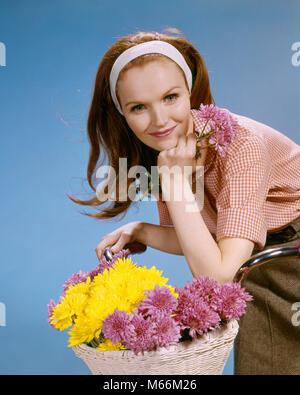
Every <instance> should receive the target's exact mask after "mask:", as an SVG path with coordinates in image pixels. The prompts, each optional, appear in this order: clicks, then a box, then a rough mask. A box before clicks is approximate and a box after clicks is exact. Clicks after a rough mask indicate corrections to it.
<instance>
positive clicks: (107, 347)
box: [96, 339, 126, 351]
mask: <svg viewBox="0 0 300 395" xmlns="http://www.w3.org/2000/svg"><path fill="white" fill-rule="evenodd" d="M96 350H98V351H119V350H126V347H125V346H124V344H122V343H119V342H118V343H116V344H114V343H113V342H112V341H111V340H110V339H106V340H105V342H104V343H100V344H99V346H98V347H97V348H96Z"/></svg>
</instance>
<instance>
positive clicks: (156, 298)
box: [137, 284, 177, 317]
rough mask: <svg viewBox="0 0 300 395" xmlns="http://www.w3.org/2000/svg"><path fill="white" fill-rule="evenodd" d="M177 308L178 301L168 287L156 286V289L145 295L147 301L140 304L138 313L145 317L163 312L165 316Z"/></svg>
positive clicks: (144, 300)
mask: <svg viewBox="0 0 300 395" xmlns="http://www.w3.org/2000/svg"><path fill="white" fill-rule="evenodd" d="M176 306H177V299H176V297H175V296H174V295H172V293H171V291H170V290H169V288H168V287H160V286H159V285H158V284H156V285H155V288H154V289H150V290H148V291H146V293H145V299H143V301H142V302H140V303H139V304H138V308H137V311H138V313H141V314H142V315H143V316H145V317H146V316H148V315H152V314H156V313H157V312H161V313H163V314H166V315H168V314H171V313H172V311H173V310H174V309H175V308H176Z"/></svg>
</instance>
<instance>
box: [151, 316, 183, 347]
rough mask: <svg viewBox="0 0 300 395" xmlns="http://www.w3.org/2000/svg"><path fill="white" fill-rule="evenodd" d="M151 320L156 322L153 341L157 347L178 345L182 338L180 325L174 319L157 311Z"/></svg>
mask: <svg viewBox="0 0 300 395" xmlns="http://www.w3.org/2000/svg"><path fill="white" fill-rule="evenodd" d="M151 318H152V321H153V322H154V333H153V341H154V344H155V346H156V347H168V346H170V345H172V344H176V343H178V341H179V339H180V338H181V333H180V325H179V324H178V323H177V322H176V321H175V320H174V319H173V318H172V317H170V316H169V315H166V314H163V313H162V312H159V311H156V312H155V313H154V314H153V315H152V317H151Z"/></svg>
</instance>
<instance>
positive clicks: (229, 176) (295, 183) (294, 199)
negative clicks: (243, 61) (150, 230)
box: [157, 109, 300, 250]
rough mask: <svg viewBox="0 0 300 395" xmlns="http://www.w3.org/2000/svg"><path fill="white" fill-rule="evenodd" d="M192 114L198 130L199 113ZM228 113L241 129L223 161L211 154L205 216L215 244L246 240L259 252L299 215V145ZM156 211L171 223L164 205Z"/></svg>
mask: <svg viewBox="0 0 300 395" xmlns="http://www.w3.org/2000/svg"><path fill="white" fill-rule="evenodd" d="M224 110H226V109H224ZM226 111H228V110H226ZM191 113H192V117H193V121H194V125H195V129H196V130H197V131H199V132H200V131H201V130H202V128H203V126H204V122H203V121H202V120H201V119H200V118H199V115H198V113H199V111H198V110H191ZM229 113H230V114H231V115H232V116H233V117H235V119H236V120H237V121H238V123H239V125H240V127H239V130H238V133H237V136H236V138H235V139H234V141H233V142H232V143H231V144H230V146H229V148H228V151H227V153H226V155H225V157H222V156H221V155H219V154H217V152H216V151H215V149H214V148H209V149H208V151H207V156H206V162H205V166H204V193H205V195H204V206H203V209H202V211H201V215H202V218H203V220H204V222H205V223H206V225H207V227H208V230H209V231H210V233H211V234H212V236H213V237H214V239H215V240H216V241H217V242H218V241H219V240H220V239H222V238H224V237H238V238H245V239H248V240H252V241H253V242H254V243H255V246H254V249H257V250H261V249H263V247H264V245H265V243H266V236H267V232H268V233H269V232H272V231H276V230H280V229H282V228H284V227H285V226H287V225H288V224H289V223H291V222H292V221H293V220H294V219H296V218H297V217H298V216H299V215H300V146H299V145H298V144H296V143H295V142H294V141H292V140H291V139H290V138H288V137H287V136H285V135H284V134H282V133H280V132H279V131H277V130H275V129H273V128H271V127H270V126H267V125H264V124H263V123H260V122H257V121H255V120H253V119H250V118H247V117H244V116H241V115H237V114H234V113H232V112H229ZM157 207H158V212H159V221H160V225H173V223H172V219H171V217H170V214H169V211H168V208H167V204H166V202H164V201H162V200H161V199H159V200H158V201H157Z"/></svg>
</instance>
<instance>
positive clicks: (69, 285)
mask: <svg viewBox="0 0 300 395" xmlns="http://www.w3.org/2000/svg"><path fill="white" fill-rule="evenodd" d="M129 252H130V251H129V250H128V249H123V250H122V251H121V252H119V253H118V254H115V255H114V256H113V259H112V260H111V261H107V260H106V258H105V257H103V258H102V260H101V262H100V264H99V265H98V266H97V267H96V268H95V269H94V270H92V271H91V272H90V273H88V272H82V271H79V272H77V273H75V274H73V276H72V277H71V278H69V279H68V280H67V281H66V282H65V284H64V285H63V290H64V292H63V295H62V296H61V297H60V299H59V302H58V303H57V304H55V302H54V301H53V300H51V301H50V303H49V304H48V322H49V323H50V325H51V326H52V327H53V328H55V329H56V330H60V331H63V330H65V329H67V328H70V327H71V329H70V330H69V332H68V334H69V335H70V338H69V347H73V346H77V345H80V344H86V345H88V346H90V347H93V348H95V349H96V350H99V351H110V350H125V349H127V350H132V351H133V352H134V354H136V355H137V354H139V353H142V354H143V353H144V352H145V351H156V350H158V349H159V348H161V347H166V348H168V347H169V346H170V345H174V344H177V343H179V342H183V341H185V340H188V339H189V340H193V339H195V338H197V337H201V336H202V335H203V334H205V333H207V332H210V331H214V330H216V329H217V328H220V327H221V326H223V325H225V324H226V323H227V322H229V321H230V320H232V319H236V320H238V319H239V318H240V317H241V316H242V315H243V314H244V313H245V308H246V305H247V302H248V301H250V300H251V299H252V297H251V296H250V295H249V294H248V293H247V292H246V291H245V289H244V288H241V286H240V284H239V283H227V284H223V285H221V284H219V283H217V282H216V281H214V280H212V279H210V278H209V277H204V276H200V277H199V278H198V279H193V280H192V281H191V282H188V283H187V284H186V285H185V287H183V288H178V287H172V286H171V285H169V284H168V279H167V278H165V277H163V276H162V271H158V270H157V269H156V268H155V267H154V266H153V267H151V268H150V269H148V268H146V267H142V266H139V265H138V264H137V263H133V261H132V258H131V257H128V254H129Z"/></svg>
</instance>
